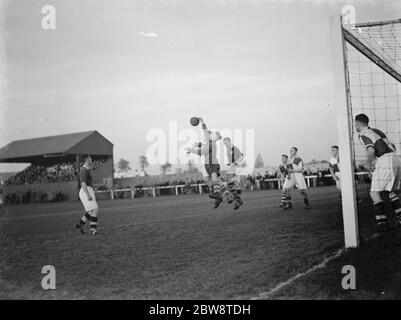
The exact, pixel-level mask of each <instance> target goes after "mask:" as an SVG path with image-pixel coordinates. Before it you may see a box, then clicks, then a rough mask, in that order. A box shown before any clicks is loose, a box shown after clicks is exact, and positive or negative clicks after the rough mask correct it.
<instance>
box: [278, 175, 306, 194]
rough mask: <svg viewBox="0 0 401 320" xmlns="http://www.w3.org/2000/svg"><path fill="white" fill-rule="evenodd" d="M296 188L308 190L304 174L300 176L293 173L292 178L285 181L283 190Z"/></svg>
mask: <svg viewBox="0 0 401 320" xmlns="http://www.w3.org/2000/svg"><path fill="white" fill-rule="evenodd" d="M295 186H297V188H298V189H300V190H306V189H308V187H307V185H306V182H305V177H304V175H303V174H302V173H300V174H296V173H291V175H290V177H289V178H287V179H285V181H284V186H283V188H284V189H291V188H293V187H295Z"/></svg>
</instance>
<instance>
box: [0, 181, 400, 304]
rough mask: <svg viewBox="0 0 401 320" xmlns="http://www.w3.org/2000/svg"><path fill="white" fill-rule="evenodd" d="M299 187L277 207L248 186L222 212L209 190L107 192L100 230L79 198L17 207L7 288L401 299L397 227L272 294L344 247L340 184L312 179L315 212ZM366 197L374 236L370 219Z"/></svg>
mask: <svg viewBox="0 0 401 320" xmlns="http://www.w3.org/2000/svg"><path fill="white" fill-rule="evenodd" d="M293 194H294V201H295V203H294V204H295V208H294V210H291V211H281V209H279V208H278V204H279V200H280V194H279V192H278V191H268V192H266V191H258V192H247V193H245V194H244V197H243V198H244V202H245V205H244V206H243V207H242V208H241V209H240V210H239V211H233V210H232V208H231V207H229V206H228V205H224V206H222V207H221V208H219V209H217V210H214V209H212V202H211V200H210V199H209V198H208V197H207V196H206V195H194V196H177V197H176V196H170V197H159V198H145V199H134V200H117V201H102V202H100V207H101V210H100V213H99V224H100V225H99V234H98V235H96V236H90V235H89V234H86V235H81V234H79V233H77V232H76V230H75V229H74V223H75V222H76V220H78V219H79V218H80V216H81V210H82V209H81V205H80V203H79V202H69V203H58V204H35V205H24V206H10V207H8V208H6V209H2V210H1V216H0V219H1V220H0V221H1V225H0V226H1V235H0V241H1V249H0V250H1V251H0V258H1V260H0V263H1V274H0V281H1V282H0V284H1V291H0V298H1V299H20V298H24V299H27V298H28V299H182V298H186V299H253V298H267V299H283V298H292V299H297V298H307V299H315V298H318V299H330V298H335V299H352V298H383V297H386V298H400V297H401V292H400V289H399V288H401V286H400V285H399V284H400V281H401V280H400V279H401V273H400V272H399V271H398V269H399V268H398V266H400V265H401V264H400V263H399V262H401V252H400V243H401V231H397V230H396V231H393V232H391V233H389V234H386V235H384V236H382V237H379V238H378V239H376V240H372V241H370V242H368V243H367V244H364V245H362V247H361V248H360V249H357V250H349V251H347V252H345V253H344V254H343V255H341V256H340V257H339V258H336V259H333V260H331V261H330V262H329V263H328V264H327V266H325V267H324V268H321V269H318V270H316V271H314V272H311V273H309V274H307V275H305V276H304V277H301V278H299V279H297V280H295V281H293V282H291V283H289V284H288V285H287V286H284V287H283V288H281V289H280V290H278V291H275V292H274V294H268V293H269V291H271V290H272V289H273V288H275V287H276V286H277V285H279V284H280V283H282V282H285V281H287V280H288V279H290V278H291V277H294V276H295V275H297V274H298V273H302V272H305V271H307V270H308V269H309V268H311V267H313V266H315V265H317V264H319V263H321V262H322V261H323V260H324V259H325V258H327V257H329V256H330V255H332V254H333V253H334V252H336V251H337V250H339V249H341V248H342V246H343V233H342V215H341V203H340V201H339V199H338V196H337V193H336V191H335V188H333V187H322V188H314V189H311V190H310V198H311V202H312V209H311V210H304V209H303V208H302V205H301V199H300V197H299V195H297V192H294V193H293ZM364 194H365V195H366V192H365V193H364ZM364 198H365V197H364ZM362 206H365V208H362V209H363V212H364V214H363V215H362V216H361V221H360V224H361V228H362V236H363V237H368V236H369V231H368V230H369V229H370V228H371V227H373V225H374V224H373V218H372V217H371V214H370V212H369V209H368V201H367V200H365V201H364V203H363V204H362ZM345 264H353V265H354V266H355V267H356V269H357V288H358V289H357V290H354V291H344V290H343V289H342V288H341V279H342V277H343V275H342V274H341V268H342V266H343V265H345ZM44 265H53V266H54V267H55V268H56V273H57V289H56V290H48V291H45V290H43V289H42V288H41V280H42V277H43V276H44V275H43V274H41V269H42V267H43V266H44ZM377 273H379V274H377ZM383 292H384V293H383Z"/></svg>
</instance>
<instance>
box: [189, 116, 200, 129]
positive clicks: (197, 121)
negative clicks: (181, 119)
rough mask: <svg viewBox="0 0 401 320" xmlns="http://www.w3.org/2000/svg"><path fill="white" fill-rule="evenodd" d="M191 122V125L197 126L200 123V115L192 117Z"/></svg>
mask: <svg viewBox="0 0 401 320" xmlns="http://www.w3.org/2000/svg"><path fill="white" fill-rule="evenodd" d="M189 122H190V123H191V125H193V126H194V127H196V126H197V125H198V124H199V118H198V117H192V118H191V120H190V121H189Z"/></svg>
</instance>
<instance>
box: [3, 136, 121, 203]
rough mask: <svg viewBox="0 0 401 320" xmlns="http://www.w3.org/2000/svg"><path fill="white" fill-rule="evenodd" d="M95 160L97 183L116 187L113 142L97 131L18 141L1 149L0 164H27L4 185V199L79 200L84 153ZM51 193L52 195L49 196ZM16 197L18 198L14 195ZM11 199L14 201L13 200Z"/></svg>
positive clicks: (32, 200)
mask: <svg viewBox="0 0 401 320" xmlns="http://www.w3.org/2000/svg"><path fill="white" fill-rule="evenodd" d="M86 154H90V155H91V156H92V158H93V160H94V164H95V166H94V167H95V168H94V169H95V170H94V172H93V177H94V184H95V185H98V186H102V187H103V188H112V186H113V175H114V166H113V144H112V143H111V142H110V141H109V140H107V139H106V138H105V137H104V136H103V135H101V134H100V133H99V132H97V131H85V132H77V133H71V134H63V135H56V136H48V137H41V138H34V139H25V140H16V141H13V142H11V143H9V144H7V145H6V146H5V147H3V148H1V149H0V163H27V164H30V165H29V166H28V167H27V168H26V169H24V170H22V171H21V172H18V173H16V174H14V175H13V176H11V177H9V178H8V179H7V180H5V181H4V184H3V202H7V201H8V202H9V203H13V202H17V203H19V202H34V201H47V200H54V199H53V197H54V195H57V197H58V199H63V200H75V199H78V187H79V181H78V180H79V179H78V177H79V170H80V166H81V165H82V158H83V156H84V155H86ZM48 194H50V195H51V198H46V195H48ZM15 197H16V198H15ZM11 200H12V201H11Z"/></svg>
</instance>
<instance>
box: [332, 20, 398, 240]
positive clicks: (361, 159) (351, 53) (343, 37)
mask: <svg viewBox="0 0 401 320" xmlns="http://www.w3.org/2000/svg"><path fill="white" fill-rule="evenodd" d="M330 34H331V51H332V62H333V63H332V64H333V80H334V93H335V108H336V114H337V128H338V145H339V151H340V167H341V169H340V170H341V194H342V210H343V221H344V236H345V246H346V247H357V246H358V244H359V239H360V237H359V226H358V206H357V201H356V197H357V193H358V192H360V190H361V187H360V186H359V185H357V184H356V183H355V169H356V168H359V167H362V165H363V164H364V163H366V151H365V149H364V147H363V146H362V144H361V143H360V142H359V141H358V140H359V139H358V133H357V132H355V126H354V117H355V115H357V114H359V113H364V114H366V115H367V116H368V117H369V119H370V121H369V126H370V127H372V128H376V129H379V130H380V131H382V132H384V133H385V134H386V136H387V138H388V139H389V140H390V141H391V142H392V143H393V144H394V145H395V146H396V150H397V152H398V153H399V150H401V19H399V20H391V21H380V22H368V23H359V24H355V25H352V26H351V25H343V23H342V17H341V16H336V17H330ZM357 187H358V188H357ZM367 192H368V191H367Z"/></svg>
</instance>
